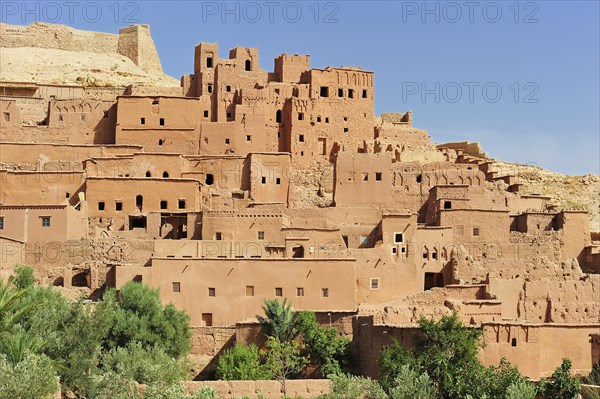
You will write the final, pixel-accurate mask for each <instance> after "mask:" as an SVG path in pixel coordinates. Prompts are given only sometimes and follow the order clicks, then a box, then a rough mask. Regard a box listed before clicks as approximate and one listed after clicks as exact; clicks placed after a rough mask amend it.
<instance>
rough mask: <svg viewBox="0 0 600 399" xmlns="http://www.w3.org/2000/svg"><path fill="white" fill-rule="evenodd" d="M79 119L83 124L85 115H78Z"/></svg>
mask: <svg viewBox="0 0 600 399" xmlns="http://www.w3.org/2000/svg"><path fill="white" fill-rule="evenodd" d="M79 119H81V121H82V122H85V114H81V115H79Z"/></svg>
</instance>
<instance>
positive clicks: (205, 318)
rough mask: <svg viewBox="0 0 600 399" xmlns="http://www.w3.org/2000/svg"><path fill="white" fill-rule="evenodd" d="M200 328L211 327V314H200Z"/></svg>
mask: <svg viewBox="0 0 600 399" xmlns="http://www.w3.org/2000/svg"><path fill="white" fill-rule="evenodd" d="M201 325H202V327H212V325H213V317H212V313H202V324H201Z"/></svg>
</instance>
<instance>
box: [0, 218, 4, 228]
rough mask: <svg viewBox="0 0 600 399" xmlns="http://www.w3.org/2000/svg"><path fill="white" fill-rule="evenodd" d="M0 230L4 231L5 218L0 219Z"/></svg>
mask: <svg viewBox="0 0 600 399" xmlns="http://www.w3.org/2000/svg"><path fill="white" fill-rule="evenodd" d="M0 230H4V218H0Z"/></svg>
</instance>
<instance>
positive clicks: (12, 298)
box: [0, 279, 31, 333]
mask: <svg viewBox="0 0 600 399" xmlns="http://www.w3.org/2000/svg"><path fill="white" fill-rule="evenodd" d="M24 294H25V290H23V289H15V288H13V287H11V284H10V283H8V284H6V283H4V280H2V279H0V333H1V332H3V331H7V330H11V329H12V328H13V327H14V325H15V324H16V323H17V322H18V321H19V319H20V318H21V317H23V316H24V315H25V314H26V313H27V312H28V311H29V310H30V309H31V307H30V306H21V304H20V303H19V302H20V300H21V297H22V296H23V295H24Z"/></svg>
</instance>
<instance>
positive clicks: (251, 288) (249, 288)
mask: <svg viewBox="0 0 600 399" xmlns="http://www.w3.org/2000/svg"><path fill="white" fill-rule="evenodd" d="M246 296H254V286H253V285H247V286H246Z"/></svg>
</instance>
